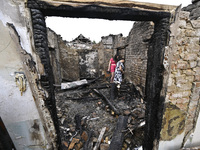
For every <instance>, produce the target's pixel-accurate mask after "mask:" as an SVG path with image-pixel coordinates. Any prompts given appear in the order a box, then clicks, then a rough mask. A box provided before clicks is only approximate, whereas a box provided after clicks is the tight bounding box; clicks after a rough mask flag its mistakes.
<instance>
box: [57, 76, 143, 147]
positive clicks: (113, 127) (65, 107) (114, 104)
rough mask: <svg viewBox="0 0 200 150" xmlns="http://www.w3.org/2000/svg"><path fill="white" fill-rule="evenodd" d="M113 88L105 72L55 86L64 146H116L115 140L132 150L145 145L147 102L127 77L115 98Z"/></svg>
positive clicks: (121, 145)
mask: <svg viewBox="0 0 200 150" xmlns="http://www.w3.org/2000/svg"><path fill="white" fill-rule="evenodd" d="M83 81H84V80H83ZM88 83H89V84H88ZM69 85H70V84H69ZM111 91H112V90H111V84H110V83H109V82H108V80H107V79H106V78H105V76H101V77H98V78H96V79H94V80H91V81H87V84H85V81H84V84H81V85H79V86H74V87H72V88H71V87H70V88H68V89H59V88H58V87H57V88H56V92H55V93H56V105H57V115H58V118H59V126H60V132H61V133H60V134H61V140H62V149H64V150H98V149H99V150H108V149H110V150H114V149H115V150H116V148H115V146H114V147H113V143H117V144H118V145H120V147H121V149H122V150H132V149H137V148H138V147H140V146H141V145H142V142H143V137H144V125H145V120H144V117H145V102H144V101H143V100H142V98H141V96H140V95H139V94H138V93H137V92H136V91H135V88H134V86H133V84H130V83H126V82H125V81H124V82H122V84H121V87H120V89H117V91H116V92H117V97H115V98H114V99H112V98H111ZM122 118H123V119H122ZM125 118H126V119H125ZM119 120H123V121H121V122H120V121H119ZM125 120H126V121H125ZM122 124H123V126H122ZM116 137H120V141H118V139H117V138H116ZM114 145H116V144H114Z"/></svg>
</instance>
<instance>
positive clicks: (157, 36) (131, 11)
mask: <svg viewBox="0 0 200 150" xmlns="http://www.w3.org/2000/svg"><path fill="white" fill-rule="evenodd" d="M134 6H136V5H132V4H125V3H122V4H120V5H118V4H110V3H102V4H99V3H98V4H96V3H84V4H83V3H76V5H74V3H63V4H62V5H59V6H58V5H56V2H55V4H54V2H51V3H48V2H44V1H33V0H29V1H28V7H29V8H30V10H31V14H32V21H33V31H34V40H35V48H36V51H37V53H38V55H39V56H40V59H41V62H42V63H43V64H44V67H45V68H44V69H45V72H46V74H44V75H43V76H41V81H40V82H41V84H42V85H43V86H44V87H45V88H47V91H48V93H49V94H50V96H49V98H48V100H47V107H48V108H49V109H50V110H56V103H55V93H54V80H53V79H54V78H53V71H52V68H51V65H50V56H49V48H48V40H47V31H46V25H45V17H46V16H61V17H80V18H101V19H108V20H130V21H153V22H154V24H155V25H154V33H153V35H152V37H151V40H150V42H149V46H148V60H147V74H146V84H145V94H144V100H145V101H146V115H145V123H146V124H145V127H144V128H145V129H144V132H145V133H144V135H145V136H144V137H145V138H144V142H143V147H144V149H152V148H153V145H154V144H153V143H154V142H155V140H159V133H160V127H161V121H162V112H163V107H164V97H163V95H162V96H161V88H162V83H163V79H162V73H163V55H164V50H165V49H164V48H165V46H166V44H167V38H168V32H167V31H168V29H169V23H170V21H169V20H170V16H171V14H170V13H169V12H165V11H162V10H156V9H157V8H156V9H154V10H153V11H152V10H151V11H148V10H147V9H153V7H152V6H149V7H148V6H146V8H147V9H138V8H137V7H134ZM41 38H42V41H43V42H42V43H41V42H40V41H41ZM50 112H52V111H50ZM52 118H53V119H54V124H55V127H56V129H57V132H59V125H58V117H57V115H55V113H52ZM58 135H59V134H58ZM58 139H59V140H60V137H59V138H58Z"/></svg>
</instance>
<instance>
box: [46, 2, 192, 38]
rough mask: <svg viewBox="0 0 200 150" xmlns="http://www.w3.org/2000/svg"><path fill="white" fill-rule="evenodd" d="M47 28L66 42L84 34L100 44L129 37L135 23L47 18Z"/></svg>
mask: <svg viewBox="0 0 200 150" xmlns="http://www.w3.org/2000/svg"><path fill="white" fill-rule="evenodd" d="M135 1H138V2H150V3H158V4H169V5H177V6H178V5H180V4H182V7H184V6H187V5H189V4H191V1H192V0H135ZM46 24H47V27H50V28H51V29H52V30H54V31H55V32H56V33H57V34H60V35H61V36H62V37H63V39H64V40H67V41H71V40H73V39H75V38H76V37H77V36H78V35H80V34H83V35H84V36H85V37H86V38H89V39H90V40H91V41H96V42H99V41H100V40H101V37H102V36H107V35H109V34H120V33H122V34H123V36H127V35H128V34H129V31H130V30H131V28H132V26H133V21H109V20H103V19H87V18H80V19H76V18H61V17H47V19H46Z"/></svg>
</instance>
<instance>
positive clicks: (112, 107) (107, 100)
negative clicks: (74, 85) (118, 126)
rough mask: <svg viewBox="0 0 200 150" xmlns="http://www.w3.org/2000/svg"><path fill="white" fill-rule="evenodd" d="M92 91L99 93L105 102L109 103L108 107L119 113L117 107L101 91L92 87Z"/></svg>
mask: <svg viewBox="0 0 200 150" xmlns="http://www.w3.org/2000/svg"><path fill="white" fill-rule="evenodd" d="M93 91H94V92H95V93H97V94H98V95H100V96H101V97H102V98H103V99H104V100H105V101H106V102H107V104H108V105H109V107H110V108H111V109H112V110H113V111H114V112H115V114H116V115H119V114H120V112H119V111H118V110H117V108H115V106H114V105H113V104H112V103H111V102H110V100H109V99H108V98H107V97H106V96H105V95H104V94H103V93H101V92H100V91H98V90H97V89H93Z"/></svg>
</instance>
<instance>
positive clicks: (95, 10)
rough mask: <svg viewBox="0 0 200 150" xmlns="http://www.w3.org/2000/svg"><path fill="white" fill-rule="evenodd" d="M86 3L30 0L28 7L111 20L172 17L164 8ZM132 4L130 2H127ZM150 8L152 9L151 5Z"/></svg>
mask: <svg viewBox="0 0 200 150" xmlns="http://www.w3.org/2000/svg"><path fill="white" fill-rule="evenodd" d="M121 5H122V6H110V5H106V6H104V5H100V4H93V3H86V4H84V5H81V4H79V3H78V4H76V5H74V4H73V3H63V4H59V5H58V4H57V3H56V2H55V3H47V2H46V1H39V0H35V1H34V0H29V1H28V7H29V8H34V9H40V10H42V12H43V14H44V15H45V16H60V17H78V18H82V17H83V18H84V17H85V18H101V19H109V20H132V21H154V20H159V19H161V18H167V17H170V15H171V14H170V13H169V12H166V11H164V10H158V9H157V8H154V9H153V10H150V11H149V10H148V9H140V8H137V7H125V6H124V5H123V4H121ZM127 6H130V4H127ZM150 9H152V8H151V7H150Z"/></svg>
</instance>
